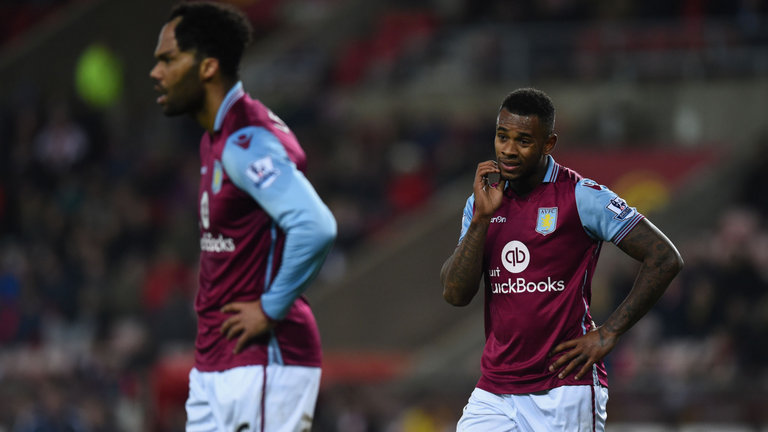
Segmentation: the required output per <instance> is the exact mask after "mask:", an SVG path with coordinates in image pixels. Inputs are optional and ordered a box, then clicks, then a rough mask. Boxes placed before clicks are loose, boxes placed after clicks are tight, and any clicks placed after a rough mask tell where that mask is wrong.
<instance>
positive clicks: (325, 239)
mask: <svg viewBox="0 0 768 432" xmlns="http://www.w3.org/2000/svg"><path fill="white" fill-rule="evenodd" d="M314 222H315V223H313V224H312V225H313V226H311V227H308V228H309V229H308V230H307V233H308V234H310V235H311V236H312V238H313V240H314V243H315V244H317V245H320V246H321V247H322V248H330V247H331V246H332V245H333V243H334V242H335V241H336V235H337V233H338V229H337V226H336V219H334V218H333V216H332V215H331V213H330V211H329V212H328V214H327V217H325V218H322V219H316V220H315V221H314Z"/></svg>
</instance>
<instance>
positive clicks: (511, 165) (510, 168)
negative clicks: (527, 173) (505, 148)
mask: <svg viewBox="0 0 768 432" xmlns="http://www.w3.org/2000/svg"><path fill="white" fill-rule="evenodd" d="M498 163H499V168H501V170H502V171H507V172H515V171H516V170H517V169H518V168H520V164H519V163H516V162H510V161H503V160H500V161H498Z"/></svg>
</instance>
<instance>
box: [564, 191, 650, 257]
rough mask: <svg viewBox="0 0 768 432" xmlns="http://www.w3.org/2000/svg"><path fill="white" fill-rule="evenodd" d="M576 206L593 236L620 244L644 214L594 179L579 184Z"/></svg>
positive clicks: (588, 232) (583, 223) (576, 192)
mask: <svg viewBox="0 0 768 432" xmlns="http://www.w3.org/2000/svg"><path fill="white" fill-rule="evenodd" d="M575 195H576V208H577V209H578V212H579V217H580V218H581V224H582V225H583V226H584V229H585V230H586V231H587V234H589V236H590V237H592V238H594V239H596V240H602V241H610V242H612V243H614V244H619V242H621V240H622V239H624V237H625V236H626V235H627V234H628V233H629V232H630V231H631V230H632V228H634V227H635V225H637V224H638V222H640V221H641V220H642V219H643V218H644V216H643V215H642V214H640V213H639V212H638V211H637V209H636V208H635V207H630V206H629V204H627V202H626V201H624V200H623V199H622V198H621V197H619V196H618V195H617V194H616V193H614V192H613V191H612V190H610V189H608V188H607V187H605V186H603V185H600V184H598V183H596V182H595V181H593V180H590V179H583V180H581V181H579V182H578V183H577V184H576V190H575Z"/></svg>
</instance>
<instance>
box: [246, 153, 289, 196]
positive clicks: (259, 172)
mask: <svg viewBox="0 0 768 432" xmlns="http://www.w3.org/2000/svg"><path fill="white" fill-rule="evenodd" d="M245 175H247V176H248V178H249V179H250V180H251V181H252V182H253V184H254V186H256V188H257V189H265V188H267V187H269V185H271V184H272V183H274V182H275V180H277V177H278V176H279V175H280V170H279V169H277V168H276V167H275V164H274V163H272V157H271V156H266V157H263V158H261V159H258V160H256V161H254V162H251V164H250V165H248V169H247V170H246V172H245Z"/></svg>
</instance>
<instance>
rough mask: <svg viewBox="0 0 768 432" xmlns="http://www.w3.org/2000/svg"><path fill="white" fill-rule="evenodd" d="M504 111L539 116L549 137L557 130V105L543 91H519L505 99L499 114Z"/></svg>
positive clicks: (532, 89)
mask: <svg viewBox="0 0 768 432" xmlns="http://www.w3.org/2000/svg"><path fill="white" fill-rule="evenodd" d="M502 109H506V110H507V111H509V112H510V113H512V114H517V115H522V116H531V115H535V116H537V117H538V118H539V121H540V122H541V125H542V126H543V127H544V128H545V131H546V132H547V135H551V134H552V133H553V132H554V130H555V105H554V104H553V103H552V99H550V98H549V96H548V95H547V94H546V93H544V92H543V91H541V90H538V89H535V88H530V87H527V88H520V89H517V90H515V91H513V92H512V93H510V94H508V95H507V97H506V98H504V101H503V102H502V103H501V107H499V112H501V110H502Z"/></svg>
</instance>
